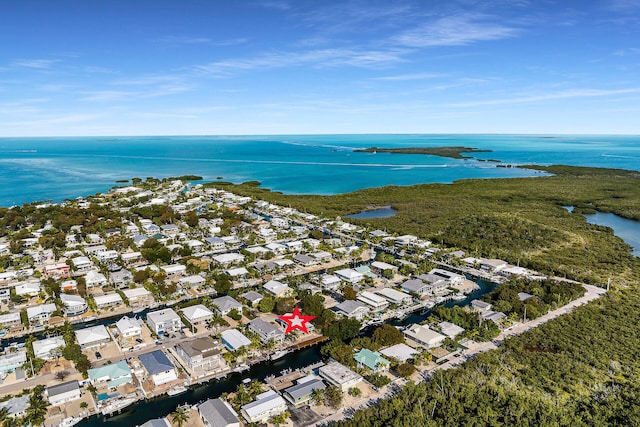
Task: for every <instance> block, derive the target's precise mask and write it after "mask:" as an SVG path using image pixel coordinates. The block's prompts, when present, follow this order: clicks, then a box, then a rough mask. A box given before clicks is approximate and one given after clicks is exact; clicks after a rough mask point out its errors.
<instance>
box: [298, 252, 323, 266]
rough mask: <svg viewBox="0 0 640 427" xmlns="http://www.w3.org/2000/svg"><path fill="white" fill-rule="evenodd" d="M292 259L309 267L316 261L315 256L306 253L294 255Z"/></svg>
mask: <svg viewBox="0 0 640 427" xmlns="http://www.w3.org/2000/svg"><path fill="white" fill-rule="evenodd" d="M293 261H294V262H295V263H296V264H299V265H301V266H303V267H311V266H312V265H316V264H317V263H318V260H317V259H316V258H314V257H310V256H309V255H306V254H297V255H296V256H295V257H293Z"/></svg>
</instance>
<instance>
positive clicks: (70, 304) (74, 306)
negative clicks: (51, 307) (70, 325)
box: [60, 294, 89, 317]
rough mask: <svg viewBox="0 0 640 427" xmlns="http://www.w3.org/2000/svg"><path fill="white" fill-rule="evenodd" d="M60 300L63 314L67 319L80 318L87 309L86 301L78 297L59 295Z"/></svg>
mask: <svg viewBox="0 0 640 427" xmlns="http://www.w3.org/2000/svg"><path fill="white" fill-rule="evenodd" d="M60 300H61V301H62V304H63V305H64V314H65V315H67V316H69V317H73V316H80V315H81V314H84V313H86V312H87V310H88V309H89V306H88V305H87V301H85V299H84V298H82V297H81V296H80V295H70V294H60Z"/></svg>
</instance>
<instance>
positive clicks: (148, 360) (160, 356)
mask: <svg viewBox="0 0 640 427" xmlns="http://www.w3.org/2000/svg"><path fill="white" fill-rule="evenodd" d="M138 359H139V360H140V363H142V366H144V369H145V370H146V371H147V375H149V376H150V377H151V380H152V381H153V383H154V384H155V385H156V386H159V385H162V384H166V383H169V382H171V381H175V380H177V379H178V374H177V372H176V369H175V366H173V363H171V361H170V360H169V358H168V357H167V355H166V354H164V352H163V351H162V350H156V351H152V352H151V353H145V354H141V355H140V356H138Z"/></svg>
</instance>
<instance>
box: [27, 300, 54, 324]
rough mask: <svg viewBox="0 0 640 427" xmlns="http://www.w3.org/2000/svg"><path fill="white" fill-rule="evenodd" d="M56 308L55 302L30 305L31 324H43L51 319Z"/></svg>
mask: <svg viewBox="0 0 640 427" xmlns="http://www.w3.org/2000/svg"><path fill="white" fill-rule="evenodd" d="M56 310H57V308H56V305H55V304H53V303H51V304H42V305H37V306H35V307H28V308H27V318H28V319H29V323H30V324H31V325H42V324H44V323H47V322H48V321H49V319H51V314H52V313H53V312H54V311H56Z"/></svg>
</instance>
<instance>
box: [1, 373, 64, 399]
mask: <svg viewBox="0 0 640 427" xmlns="http://www.w3.org/2000/svg"><path fill="white" fill-rule="evenodd" d="M55 379H56V376H55V374H46V375H38V376H36V377H34V378H31V379H28V380H24V381H18V382H15V383H11V384H6V385H2V386H0V396H4V395H7V394H15V393H17V392H20V391H22V390H23V389H25V388H32V387H35V386H37V385H39V384H47V383H48V382H50V381H53V380H55Z"/></svg>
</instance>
